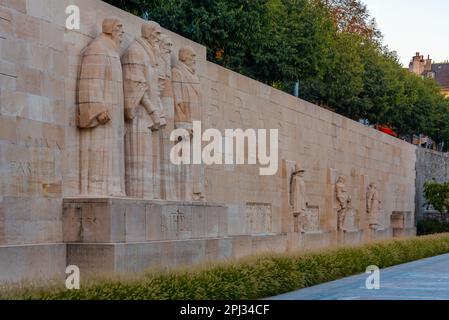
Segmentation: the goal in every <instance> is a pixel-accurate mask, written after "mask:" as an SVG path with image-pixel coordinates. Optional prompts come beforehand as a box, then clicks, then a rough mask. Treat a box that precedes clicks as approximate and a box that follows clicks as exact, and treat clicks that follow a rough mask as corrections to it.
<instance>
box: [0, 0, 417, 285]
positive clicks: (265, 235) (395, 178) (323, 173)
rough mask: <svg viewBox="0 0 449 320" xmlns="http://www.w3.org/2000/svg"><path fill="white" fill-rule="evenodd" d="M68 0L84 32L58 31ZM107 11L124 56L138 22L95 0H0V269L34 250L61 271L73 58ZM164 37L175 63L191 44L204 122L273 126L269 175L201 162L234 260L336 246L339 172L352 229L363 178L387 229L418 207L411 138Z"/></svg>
mask: <svg viewBox="0 0 449 320" xmlns="http://www.w3.org/2000/svg"><path fill="white" fill-rule="evenodd" d="M72 4H75V5H77V6H79V8H80V10H81V30H75V31H71V30H67V29H65V20H66V17H67V15H66V14H65V9H66V7H67V6H68V5H72ZM111 15H114V16H118V17H120V18H121V19H122V20H123V22H124V26H125V32H126V34H125V41H124V43H123V44H122V46H121V49H122V51H124V50H125V49H126V48H127V47H128V46H129V44H130V43H131V41H132V40H133V39H134V38H135V37H136V36H138V35H139V34H140V28H141V24H142V22H143V20H142V19H140V18H138V17H135V16H133V15H131V14H128V13H126V12H124V11H121V10H119V9H117V8H115V7H112V6H110V5H108V4H106V3H104V2H102V1H99V0H0V178H1V180H0V261H2V260H3V259H9V261H11V260H10V257H11V255H12V253H11V250H12V249H11V248H12V246H17V248H19V247H20V248H22V247H23V248H25V249H23V250H22V251H21V252H23V257H22V256H21V255H15V256H16V258H17V259H16V260H14V261H16V262H14V263H13V264H11V265H8V266H9V267H8V268H6V267H5V268H3V270H2V271H3V274H8V272H10V271H8V270H12V268H14V265H30V268H31V267H32V265H33V261H35V260H39V257H42V259H43V260H42V259H41V260H39V261H40V262H41V263H40V264H39V263H36V264H35V265H38V266H39V267H38V268H39V270H40V271H41V272H40V273H39V272H38V273H39V274H42V275H48V274H52V273H54V272H59V271H62V267H63V266H64V265H65V263H66V250H65V248H64V247H63V245H62V243H63V242H64V241H65V239H64V237H65V236H67V234H63V222H62V220H63V218H62V211H63V199H64V198H71V197H76V196H78V194H79V129H77V127H76V119H75V115H76V80H77V76H78V69H79V64H80V57H81V56H80V55H81V51H82V50H83V48H84V47H86V45H87V44H88V43H89V42H90V41H91V40H92V39H93V38H94V37H96V36H97V35H98V34H99V33H100V29H101V28H100V26H101V23H102V21H103V19H104V18H105V17H107V16H111ZM164 33H166V34H168V35H169V36H171V37H172V39H173V40H174V50H173V52H174V54H173V56H172V60H173V62H175V61H176V58H177V54H176V53H177V52H178V49H179V48H180V47H182V46H185V45H190V46H192V47H193V48H194V49H195V51H196V53H197V70H198V73H199V76H200V79H201V90H202V96H203V101H202V106H203V108H202V123H203V129H206V128H217V129H219V130H220V131H221V132H224V129H233V128H241V129H247V128H254V129H278V130H279V148H280V149H279V170H278V172H277V174H276V175H274V176H260V175H259V166H256V165H225V166H218V165H214V166H208V167H206V168H205V190H206V192H205V196H206V200H207V202H213V203H219V204H225V205H226V206H227V210H228V211H227V212H228V214H227V222H226V223H225V225H226V226H227V230H226V232H225V234H226V235H227V236H228V237H237V238H235V239H237V240H236V242H234V249H235V248H236V247H239V248H240V249H239V251H238V252H237V251H235V250H234V249H233V250H234V251H233V252H236V253H233V254H232V256H242V255H245V254H244V253H245V252H246V253H247V254H251V253H255V252H260V251H263V250H265V249H266V248H275V250H278V251H285V250H287V249H289V248H290V249H291V248H293V249H294V248H308V247H312V246H313V243H312V242H314V241H315V242H319V243H321V245H320V246H327V245H330V244H331V243H333V242H334V240H335V239H336V237H337V236H336V235H335V234H333V233H335V232H336V225H337V214H336V212H337V211H336V210H337V209H336V208H337V203H336V200H335V187H334V186H335V182H336V179H337V178H338V176H340V175H344V176H346V178H347V180H346V186H347V188H348V193H349V194H350V195H351V198H352V206H353V211H352V216H351V217H350V219H352V220H353V224H354V227H355V228H356V229H357V230H366V229H367V228H368V222H367V216H366V191H367V188H368V185H369V183H370V182H377V184H378V190H379V198H380V199H381V201H382V206H381V208H382V210H381V222H382V224H383V225H384V227H385V228H386V229H388V228H389V227H390V226H391V225H390V224H391V223H390V216H391V215H392V213H393V212H413V211H414V197H415V187H414V182H415V159H416V155H415V148H414V147H413V146H412V145H410V144H408V143H405V142H403V141H400V140H397V139H395V138H392V137H390V136H387V135H385V134H383V133H380V132H378V131H375V130H373V129H370V128H367V127H364V126H362V125H360V124H358V123H356V122H354V121H351V120H349V119H347V118H344V117H342V116H339V115H337V114H335V113H332V112H330V111H327V110H325V109H323V108H320V107H318V106H315V105H313V104H311V103H308V102H306V101H303V100H300V99H297V98H295V97H293V96H291V95H289V94H286V93H283V92H281V91H278V90H276V89H273V88H271V87H269V86H266V85H264V84H261V83H259V82H257V81H254V80H252V79H249V78H247V77H244V76H242V75H239V74H237V73H234V72H232V71H229V70H226V69H224V68H221V67H219V66H217V65H214V64H212V63H210V62H207V61H206V48H205V47H204V46H201V45H199V44H197V43H194V42H192V41H190V40H188V39H185V38H183V37H181V36H179V35H176V34H173V33H171V32H170V31H168V30H164ZM165 112H166V114H167V116H168V119H167V120H168V122H169V124H168V126H167V131H168V130H170V129H173V110H172V109H170V110H165ZM165 141H166V143H167V149H168V148H169V146H170V144H169V142H168V141H167V139H166V140H165ZM295 162H299V163H301V165H302V167H303V168H304V169H305V170H306V174H305V178H304V179H305V184H306V186H307V197H308V202H309V205H310V208H311V210H312V211H313V213H314V215H315V221H316V223H317V224H318V226H315V227H314V228H315V229H316V230H315V231H317V232H323V234H322V235H320V234H318V235H316V234H315V235H314V236H313V237H309V238H307V236H304V235H297V234H295V233H294V230H293V225H294V222H293V216H292V214H291V212H290V207H289V195H288V194H289V179H290V174H291V169H292V166H294V163H295ZM164 165H165V166H166V170H165V171H164V172H165V175H164V176H162V177H161V181H163V183H164V185H165V186H166V192H163V193H162V194H163V195H164V196H163V198H162V199H161V200H183V199H177V198H176V197H177V196H175V194H176V192H174V191H173V190H174V189H176V188H178V189H179V187H180V186H181V187H182V183H185V181H181V183H179V181H177V180H176V179H175V177H174V172H175V171H176V170H175V168H174V166H173V165H172V164H170V163H165V164H164ZM172 191H173V192H172ZM324 233H326V234H324ZM330 233H332V234H330ZM287 235H289V236H288V237H287ZM276 236H277V238H276ZM385 236H387V237H389V236H391V233H388V232H386V233H385ZM238 237H240V238H238ZM242 237H243V238H242ZM253 237H259V238H253ZM304 237H305V238H306V239H305V240H304V239H303V238H304ZM287 238H288V239H289V240H288V241H287V240H286V239H287ZM311 238H313V239H315V240H313V241H312V240H311ZM344 238H345V239H346V240H344V241H343V240H342V241H343V242H342V243H348V244H352V243H357V242H360V241H366V240H370V239H374V238H373V237H369V236H367V235H366V234H365V235H363V237H362V233H360V234H357V235H354V236H352V238H351V236H349V235H346V236H344ZM242 239H244V241H243V240H242ZM251 239H253V240H251ZM255 239H261V240H257V241H256V240H255ZM333 239H334V240H333ZM348 239H349V240H348ZM351 239H354V240H351ZM147 240H148V239H147ZM161 240H162V239H161ZM220 241H221V240H220ZM226 241H228V240H226ZM345 241H346V242H345ZM237 243H238V244H237ZM309 243H310V245H309ZM26 245H39V246H40V248H41V249H40V250H43V251H45V250H46V249H45V248H47V251H46V252H47V253H46V254H40V255H32V256H30V253H29V250H27V249H26ZM73 250H74V249H73V248H72V249H68V250H67V252H72V251H73ZM228 251H229V252H231V251H232V250H228ZM77 252H79V250H78V251H77ZM226 252H227V251H226ZM49 256H50V257H51V258H48V257H49ZM218 256H220V254H218ZM21 257H22V258H21ZM45 257H46V258H45ZM69 260H70V259H69ZM187 260H188V259H187ZM200 260H201V259H199V260H198V261H200ZM3 261H6V260H3ZM55 261H58V263H56V264H55ZM195 261H197V260H195ZM49 264H51V267H50V265H49ZM55 265H56V266H57V267H56V269H57V270H55ZM19 270H22V271H21V273H17V275H16V273H14V274H15V276H14V278H15V279H19V278H20V277H22V276H25V275H26V274H29V273H28V272H27V271H26V268H25V267H24V268H23V269H20V268H19ZM46 270H48V271H46ZM0 273H2V272H0Z"/></svg>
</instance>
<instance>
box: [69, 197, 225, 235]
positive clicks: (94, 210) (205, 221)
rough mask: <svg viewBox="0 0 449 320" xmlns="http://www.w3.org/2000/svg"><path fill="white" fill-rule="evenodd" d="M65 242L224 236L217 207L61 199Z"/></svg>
mask: <svg viewBox="0 0 449 320" xmlns="http://www.w3.org/2000/svg"><path fill="white" fill-rule="evenodd" d="M63 206H64V209H63V235H64V242H82V243H119V242H143V241H164V240H187V239H203V238H219V237H225V236H227V229H228V227H227V224H228V211H227V207H226V206H224V205H220V204H210V203H207V204H206V203H201V202H178V201H157V200H139V199H130V198H70V199H64V204H63Z"/></svg>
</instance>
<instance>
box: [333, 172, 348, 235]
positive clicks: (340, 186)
mask: <svg viewBox="0 0 449 320" xmlns="http://www.w3.org/2000/svg"><path fill="white" fill-rule="evenodd" d="M345 182H346V181H345V177H343V176H340V177H338V179H337V182H336V183H335V193H336V198H337V201H338V206H339V207H338V209H337V213H338V224H337V226H338V230H342V231H346V228H345V227H344V225H345V218H346V213H347V212H348V209H349V208H350V206H351V197H350V196H349V193H348V191H347V190H346V185H345Z"/></svg>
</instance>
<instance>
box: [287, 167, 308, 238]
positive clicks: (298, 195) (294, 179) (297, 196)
mask: <svg viewBox="0 0 449 320" xmlns="http://www.w3.org/2000/svg"><path fill="white" fill-rule="evenodd" d="M304 173H305V170H304V169H302V168H301V166H300V165H299V164H296V165H295V170H294V172H293V173H292V175H291V178H290V206H291V208H292V213H293V216H294V218H295V232H303V231H304V226H303V225H302V223H300V220H301V219H304V218H305V216H306V214H307V199H306V185H305V183H304V179H303V178H304Z"/></svg>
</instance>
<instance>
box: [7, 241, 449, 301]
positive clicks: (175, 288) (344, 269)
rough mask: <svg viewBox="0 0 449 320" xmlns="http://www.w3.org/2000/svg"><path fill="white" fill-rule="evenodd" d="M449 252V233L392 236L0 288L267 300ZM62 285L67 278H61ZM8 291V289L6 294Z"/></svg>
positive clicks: (81, 295) (51, 293)
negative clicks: (71, 283) (70, 282)
mask: <svg viewBox="0 0 449 320" xmlns="http://www.w3.org/2000/svg"><path fill="white" fill-rule="evenodd" d="M445 253H449V234H440V235H431V236H425V237H416V238H408V239H401V240H389V241H382V242H377V243H371V244H366V245H362V246H358V247H349V248H337V249H331V250H322V251H316V252H307V253H304V252H298V253H289V254H266V255H261V256H254V257H249V258H245V259H241V260H236V261H229V262H222V263H216V264H212V265H202V266H197V267H189V268H181V269H179V268H178V269H173V270H165V271H161V270H159V271H154V270H153V271H149V272H147V273H145V274H141V275H135V276H133V277H123V276H121V277H120V276H115V277H110V278H107V279H103V280H96V281H92V280H90V281H85V282H84V283H82V284H81V290H72V291H69V290H66V289H65V288H63V287H61V285H59V286H58V285H56V284H49V285H46V286H45V287H42V286H40V287H39V285H35V284H30V283H26V284H22V285H21V286H20V287H15V288H3V290H1V289H0V298H4V299H5V298H6V299H51V300H53V299H58V300H59V299H112V300H116V299H131V300H139V299H145V300H165V299H176V300H185V299H188V300H190V299H192V300H203V299H212V300H215V299H216V300H221V299H222V300H228V299H231V300H232V299H236V300H240V299H260V298H266V297H270V296H274V295H278V294H282V293H286V292H290V291H294V290H297V289H301V288H305V287H309V286H312V285H316V284H320V283H324V282H328V281H332V280H336V279H340V278H343V277H347V276H350V275H354V274H358V273H363V272H365V270H366V267H368V266H370V265H377V266H378V267H380V268H386V267H390V266H393V265H398V264H402V263H406V262H410V261H414V260H419V259H423V258H427V257H432V256H437V255H441V254H445ZM59 283H61V281H59ZM1 292H3V293H1Z"/></svg>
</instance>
